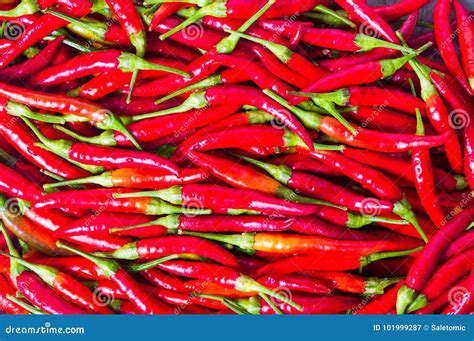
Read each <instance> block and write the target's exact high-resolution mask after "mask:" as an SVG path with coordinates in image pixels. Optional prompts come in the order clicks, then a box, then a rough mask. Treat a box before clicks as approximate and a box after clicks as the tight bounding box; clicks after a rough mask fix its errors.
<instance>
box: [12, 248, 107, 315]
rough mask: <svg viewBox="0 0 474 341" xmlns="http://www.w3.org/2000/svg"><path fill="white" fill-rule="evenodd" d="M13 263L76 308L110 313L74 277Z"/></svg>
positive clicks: (19, 261) (47, 268)
mask: <svg viewBox="0 0 474 341" xmlns="http://www.w3.org/2000/svg"><path fill="white" fill-rule="evenodd" d="M10 257H12V256H10ZM13 258H14V257H13ZM15 262H17V263H18V264H20V265H22V266H24V267H25V268H27V269H28V270H30V271H33V272H34V273H36V274H37V275H38V276H39V277H40V278H41V279H42V280H43V281H44V282H45V283H46V284H47V285H49V286H50V287H51V288H53V289H54V290H55V291H57V292H58V293H59V294H61V296H63V297H65V298H66V299H67V300H68V301H70V302H72V303H74V304H76V305H77V306H80V307H82V308H84V309H87V310H90V311H93V312H95V313H99V314H110V313H111V311H110V309H108V308H107V307H104V306H101V305H98V304H97V303H96V302H95V300H94V299H93V294H92V293H91V291H90V290H89V289H88V288H87V287H86V286H84V284H82V283H81V282H79V281H78V280H76V279H74V277H72V276H70V275H68V274H66V273H63V272H60V271H58V270H57V269H55V268H53V267H51V266H46V265H39V264H34V263H31V262H28V261H25V260H23V259H21V258H15Z"/></svg>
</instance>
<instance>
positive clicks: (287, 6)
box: [160, 0, 320, 39]
mask: <svg viewBox="0 0 474 341" xmlns="http://www.w3.org/2000/svg"><path fill="white" fill-rule="evenodd" d="M187 2H188V3H191V4H192V3H195V2H193V1H187ZM319 2H320V0H310V1H304V2H299V3H295V2H293V1H288V0H278V1H273V2H272V6H271V7H270V8H269V9H268V10H267V11H266V12H265V14H263V15H262V17H261V18H262V19H263V18H275V17H281V16H284V15H293V14H294V13H303V12H306V11H307V10H310V9H312V8H314V7H315V6H316V5H317V4H318V3H319ZM267 3H268V0H258V1H254V2H252V3H243V2H241V1H236V0H226V1H224V2H219V3H211V4H209V5H206V6H204V7H202V8H200V9H199V10H198V11H197V12H196V13H195V14H193V15H192V16H190V17H189V18H188V19H186V20H185V21H184V22H182V23H181V24H180V25H178V26H176V27H174V28H173V29H172V30H170V31H168V32H166V33H165V34H162V35H161V36H160V39H166V38H167V37H169V36H171V35H173V34H175V33H176V32H178V31H180V30H182V29H184V28H185V27H187V26H189V25H191V24H192V23H194V22H195V21H197V20H200V19H202V18H203V17H205V16H208V15H209V16H213V17H218V18H233V19H247V18H248V17H250V16H251V15H252V14H254V13H256V12H257V11H258V10H260V9H261V8H262V7H264V6H265V5H266V4H267Z"/></svg>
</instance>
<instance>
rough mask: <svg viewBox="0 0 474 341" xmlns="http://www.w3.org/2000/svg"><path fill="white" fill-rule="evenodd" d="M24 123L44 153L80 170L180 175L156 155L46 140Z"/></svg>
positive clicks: (174, 167)
mask: <svg viewBox="0 0 474 341" xmlns="http://www.w3.org/2000/svg"><path fill="white" fill-rule="evenodd" d="M24 121H25V123H26V124H27V125H28V127H29V128H30V129H31V130H32V131H33V133H34V134H35V135H36V136H37V137H38V139H39V140H40V141H41V143H42V144H43V145H44V146H45V147H46V149H48V150H50V151H52V152H53V153H55V154H57V155H59V156H62V157H63V158H65V159H68V160H72V161H75V162H76V163H77V164H79V165H81V166H82V165H86V168H87V169H90V170H91V171H93V172H97V171H101V170H102V167H109V168H140V167H141V168H146V169H155V170H158V171H162V172H163V171H164V172H168V173H171V174H173V175H179V169H178V167H177V166H176V165H175V164H173V163H172V162H170V161H168V160H166V159H165V158H162V157H160V156H158V155H155V154H152V153H149V152H141V151H130V150H126V149H119V148H112V147H102V146H96V145H89V144H86V143H81V142H73V141H69V140H49V139H47V138H46V137H45V136H44V135H43V134H41V132H40V131H39V130H38V129H37V128H36V127H35V126H34V125H33V124H32V123H31V122H30V121H28V120H27V119H24ZM88 166H90V167H88Z"/></svg>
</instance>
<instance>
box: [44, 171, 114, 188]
mask: <svg viewBox="0 0 474 341" xmlns="http://www.w3.org/2000/svg"><path fill="white" fill-rule="evenodd" d="M82 184H95V185H99V186H102V187H107V188H111V187H114V184H113V182H112V173H111V172H104V173H102V174H100V175H96V176H89V177H86V178H82V179H74V180H66V181H60V182H55V183H52V184H44V185H43V188H44V189H45V190H50V189H52V188H57V187H63V186H71V187H74V186H77V185H82Z"/></svg>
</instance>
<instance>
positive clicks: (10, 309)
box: [0, 276, 28, 315]
mask: <svg viewBox="0 0 474 341" xmlns="http://www.w3.org/2000/svg"><path fill="white" fill-rule="evenodd" d="M15 293H16V290H15V289H14V288H13V287H12V286H11V284H10V283H9V282H8V281H7V280H6V279H5V277H3V276H0V309H1V310H2V311H3V312H4V313H6V314H15V315H18V314H28V311H27V310H26V309H24V308H22V307H20V306H19V305H17V304H15V303H13V302H12V301H11V300H9V299H8V297H7V295H11V296H15Z"/></svg>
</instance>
